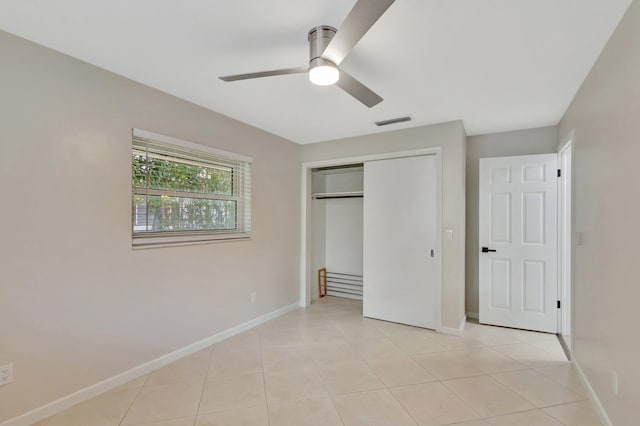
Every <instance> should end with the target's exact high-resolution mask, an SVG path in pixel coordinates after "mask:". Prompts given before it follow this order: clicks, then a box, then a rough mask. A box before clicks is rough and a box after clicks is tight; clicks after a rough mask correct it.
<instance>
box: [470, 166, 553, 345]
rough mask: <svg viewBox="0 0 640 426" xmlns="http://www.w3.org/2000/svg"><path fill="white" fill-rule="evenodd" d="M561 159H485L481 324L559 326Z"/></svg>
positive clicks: (542, 328)
mask: <svg viewBox="0 0 640 426" xmlns="http://www.w3.org/2000/svg"><path fill="white" fill-rule="evenodd" d="M557 158H558V157H557V154H543V155H526V156H519V157H502V158H483V159H481V160H480V194H479V195H480V236H479V237H480V239H479V241H480V246H481V247H479V250H478V251H479V254H478V256H479V280H480V283H479V287H480V312H479V314H480V322H481V323H484V324H495V325H502V326H506V327H515V328H523V329H527V330H538V331H546V332H551V333H555V332H557V330H558V314H557V300H558V293H557V278H558V275H557V268H558V266H557V263H558V255H557V251H558V243H557V241H558V235H557V217H558V216H557V209H558V184H557V168H558V167H557V162H558V159H557ZM483 247H484V248H485V249H483ZM487 249H488V250H490V251H488V252H487V251H486V250H487ZM483 250H485V252H483Z"/></svg>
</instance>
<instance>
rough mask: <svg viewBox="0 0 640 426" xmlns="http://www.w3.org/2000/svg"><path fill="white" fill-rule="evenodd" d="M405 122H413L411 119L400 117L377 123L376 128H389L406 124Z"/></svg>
mask: <svg viewBox="0 0 640 426" xmlns="http://www.w3.org/2000/svg"><path fill="white" fill-rule="evenodd" d="M405 121H411V117H399V118H392V119H391V120H383V121H376V126H378V127H381V126H388V125H389V124H396V123H404V122H405Z"/></svg>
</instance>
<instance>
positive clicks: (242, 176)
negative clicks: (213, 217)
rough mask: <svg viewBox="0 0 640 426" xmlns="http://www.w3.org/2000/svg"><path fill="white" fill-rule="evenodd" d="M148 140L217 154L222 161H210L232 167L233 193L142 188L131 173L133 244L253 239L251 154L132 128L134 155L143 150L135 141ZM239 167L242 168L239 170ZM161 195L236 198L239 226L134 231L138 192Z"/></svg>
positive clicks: (159, 245)
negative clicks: (232, 227)
mask: <svg viewBox="0 0 640 426" xmlns="http://www.w3.org/2000/svg"><path fill="white" fill-rule="evenodd" d="M140 140H147V141H149V142H150V143H158V144H162V145H167V151H170V149H171V147H175V148H176V149H177V150H180V149H184V150H188V151H190V152H191V153H195V154H198V153H201V154H203V156H209V157H215V158H216V159H218V160H219V161H220V163H219V164H214V163H211V162H210V164H211V165H212V166H214V165H216V166H223V167H229V168H231V169H232V179H233V185H232V194H231V195H228V194H210V196H207V194H205V193H198V192H194V193H190V192H187V191H176V190H162V189H160V190H158V189H150V188H139V187H134V185H133V175H130V179H129V181H130V182H131V216H130V227H129V229H130V231H131V239H132V247H133V248H134V249H136V248H152V247H162V246H174V245H190V244H201V243H208V242H222V241H237V240H248V239H250V238H251V168H252V163H253V159H252V158H251V157H248V156H245V155H242V154H237V153H233V152H229V151H224V150H221V149H218V148H213V147H210V146H207V145H202V144H197V143H193V142H189V141H185V140H182V139H177V138H174V137H171V136H166V135H161V134H158V133H154V132H150V131H148V130H142V129H137V128H133V129H132V139H131V141H132V142H131V154H133V152H134V151H136V150H137V151H140V150H141V149H140V144H139V143H138V144H136V141H140ZM199 161H202V163H203V165H206V164H207V160H204V159H201V160H199ZM238 170H239V171H238ZM163 192H164V194H162V195H167V196H182V197H189V198H203V199H210V200H222V201H224V200H233V201H236V229H230V230H229V229H206V230H184V231H157V232H151V231H145V232H135V231H134V226H135V223H136V205H135V201H134V200H135V196H136V195H158V194H161V193H163Z"/></svg>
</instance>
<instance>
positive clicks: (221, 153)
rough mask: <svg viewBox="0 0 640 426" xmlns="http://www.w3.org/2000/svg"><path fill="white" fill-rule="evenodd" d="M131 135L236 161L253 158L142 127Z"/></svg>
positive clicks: (250, 160) (251, 159)
mask: <svg viewBox="0 0 640 426" xmlns="http://www.w3.org/2000/svg"><path fill="white" fill-rule="evenodd" d="M132 131H133V136H137V137H140V138H144V139H151V140H154V141H157V142H164V143H170V144H172V145H177V146H181V147H183V148H189V149H193V150H196V151H202V152H206V153H208V154H212V155H215V156H218V157H223V158H227V159H230V160H237V161H244V162H246V163H252V162H253V158H251V157H249V156H247V155H242V154H237V153H235V152H229V151H225V150H222V149H218V148H213V147H211V146H209V145H203V144H199V143H194V142H189V141H185V140H182V139H178V138H174V137H171V136H166V135H161V134H159V133H154V132H150V131H148V130H142V129H136V128H133V129H132Z"/></svg>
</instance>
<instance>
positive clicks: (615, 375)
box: [611, 370, 618, 395]
mask: <svg viewBox="0 0 640 426" xmlns="http://www.w3.org/2000/svg"><path fill="white" fill-rule="evenodd" d="M611 389H612V390H613V394H614V395H618V373H616V371H615V370H611Z"/></svg>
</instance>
